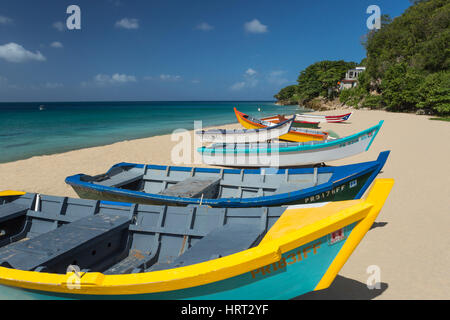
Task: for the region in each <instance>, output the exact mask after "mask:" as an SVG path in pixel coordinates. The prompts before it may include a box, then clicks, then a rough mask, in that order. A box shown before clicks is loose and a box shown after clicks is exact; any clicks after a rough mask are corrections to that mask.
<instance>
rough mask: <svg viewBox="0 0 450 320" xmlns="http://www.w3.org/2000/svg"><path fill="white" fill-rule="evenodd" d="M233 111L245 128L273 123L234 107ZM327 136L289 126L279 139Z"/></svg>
mask: <svg viewBox="0 0 450 320" xmlns="http://www.w3.org/2000/svg"><path fill="white" fill-rule="evenodd" d="M234 113H235V114H236V118H237V119H238V121H239V123H240V124H241V125H242V126H243V127H244V128H246V129H261V128H266V127H270V126H272V125H273V123H272V122H269V121H264V120H260V119H257V118H254V117H251V116H249V115H247V114H245V113H242V112H239V111H238V110H237V109H236V108H234ZM327 138H328V132H325V131H318V130H309V129H303V128H294V127H291V130H290V131H289V132H288V133H287V134H284V135H282V136H280V139H281V140H287V141H294V142H306V141H324V140H326V139H327Z"/></svg>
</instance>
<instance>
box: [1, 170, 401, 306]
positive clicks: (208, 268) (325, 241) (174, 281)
mask: <svg viewBox="0 0 450 320" xmlns="http://www.w3.org/2000/svg"><path fill="white" fill-rule="evenodd" d="M393 184H394V181H393V180H392V179H379V180H377V181H376V182H375V183H374V186H373V187H372V189H371V191H370V192H369V193H368V195H367V197H366V199H364V200H353V201H343V202H331V203H330V202H328V203H320V204H313V205H307V206H290V207H286V208H282V209H283V211H282V212H281V213H279V214H280V215H279V216H278V217H279V218H277V219H276V222H275V223H274V224H270V225H271V226H270V228H269V229H268V230H267V232H266V233H265V235H264V237H263V238H262V239H261V240H260V241H259V243H258V244H257V245H256V246H252V247H250V248H248V249H243V250H242V251H238V252H235V253H231V254H225V255H224V256H221V257H220V256H219V257H213V258H211V259H210V260H206V261H202V260H199V261H195V262H194V261H193V260H191V261H192V262H193V264H188V265H186V266H183V265H182V264H181V265H180V264H176V265H175V266H173V267H171V268H169V269H164V268H163V269H162V270H161V269H156V270H152V269H150V271H144V272H136V273H133V272H132V273H130V272H124V273H123V274H108V272H104V273H102V271H101V270H103V269H101V268H100V269H99V271H86V272H83V271H81V273H82V274H79V273H78V272H80V271H78V272H77V271H66V272H65V273H63V272H57V273H54V272H53V273H47V272H46V271H45V270H41V269H39V265H40V264H41V263H42V264H43V263H46V262H49V261H50V260H48V259H52V258H48V257H46V256H45V255H42V256H41V257H39V258H38V260H39V261H40V262H39V263H36V262H35V265H36V266H38V267H36V269H34V268H35V267H32V266H31V265H28V266H27V263H28V262H26V261H25V262H24V263H25V264H23V263H22V261H24V260H27V258H26V257H27V256H26V253H23V252H21V253H19V252H17V251H15V250H14V248H6V250H3V251H4V254H6V255H5V256H4V259H6V260H5V262H7V263H8V264H2V266H0V287H1V289H2V292H3V293H4V294H6V295H7V296H6V297H5V298H11V299H33V298H35V299H155V300H157V299H194V300H201V299H209V300H217V299H221V300H250V299H251V300H262V299H264V300H269V299H272V300H273V299H290V298H295V297H297V296H299V295H302V294H305V293H308V292H311V291H318V290H323V289H326V288H328V287H329V286H330V285H331V283H332V282H333V281H334V279H335V278H336V276H337V274H338V273H339V271H340V270H341V268H342V267H343V265H344V264H345V263H346V261H347V260H348V259H349V257H350V256H351V254H352V252H354V250H355V249H356V247H357V246H358V244H359V243H360V242H361V240H362V239H363V238H364V236H365V234H366V233H367V232H368V231H369V229H370V227H371V226H372V225H373V223H374V222H375V219H376V218H377V216H378V214H379V213H380V210H381V209H382V207H383V205H384V203H385V201H386V199H387V197H388V195H389V193H390V190H391V188H392V186H393ZM27 199H28V200H27V201H29V200H30V199H35V200H36V201H38V200H39V197H38V195H34V196H33V197H29V198H27ZM45 200H46V201H49V202H53V201H54V200H55V199H54V197H46V198H45ZM72 200H75V199H72ZM72 200H70V201H69V199H67V198H65V200H64V202H65V203H66V204H67V205H75V206H78V207H84V208H85V209H84V210H87V211H89V213H88V214H91V215H94V216H98V215H102V214H103V215H104V217H106V216H108V215H109V217H110V218H109V220H105V221H109V223H114V221H115V220H116V219H117V218H114V217H115V216H116V214H118V215H117V217H119V216H122V218H123V219H124V218H125V216H127V217H128V218H126V219H127V220H128V223H131V217H130V216H129V213H130V209H131V211H132V212H134V213H137V217H139V216H140V215H139V214H140V213H144V216H147V217H150V216H149V214H150V215H151V216H153V217H154V218H156V216H154V213H152V212H153V211H151V210H153V209H155V208H145V207H144V208H138V207H137V206H136V205H131V206H130V204H127V205H128V206H129V207H130V209H128V208H127V206H125V205H124V204H120V203H102V204H93V203H90V204H88V203H86V202H78V203H77V202H72ZM64 202H62V203H64ZM20 203H22V204H24V202H20ZM6 205H8V203H7V204H6ZM30 206H34V200H33V202H28V204H27V205H22V206H20V205H18V203H16V204H15V208H16V209H15V210H17V209H20V210H25V209H26V208H29V207H30ZM12 207H14V206H12ZM12 207H11V206H9V207H3V209H5V208H9V209H8V210H10V209H12ZM45 207H46V208H47V206H45ZM91 208H95V209H96V210H97V209H98V210H100V211H99V212H98V213H97V215H96V214H93V213H92V212H90V209H91ZM72 209H73V207H72ZM111 210H113V211H114V212H115V214H114V215H112V214H107V213H106V212H111ZM116 210H119V211H121V212H122V213H119V212H118V211H116ZM148 210H150V211H148ZM187 210H190V209H189V208H187ZM203 210H208V208H204V209H203ZM215 210H216V211H217V210H220V209H215ZM31 211H35V212H34V213H33V214H32V215H34V216H36V215H39V216H41V214H42V211H40V212H41V213H40V214H37V211H36V210H31ZM211 211H212V210H211ZM211 211H209V212H208V211H206V212H204V213H203V217H209V216H210V215H211V214H212V215H214V214H216V217H218V218H219V224H223V223H224V221H222V220H223V216H222V214H221V213H220V212H215V213H212V212H211ZM261 211H262V215H261V213H258V212H257V214H256V215H255V212H253V213H249V215H248V216H246V214H247V213H246V212H241V213H238V215H234V217H235V218H236V219H240V220H234V222H231V224H235V225H236V226H237V225H241V226H242V219H243V218H250V217H253V218H251V219H255V218H256V219H261V220H259V221H265V222H266V223H268V220H267V219H268V218H269V217H275V216H277V213H275V212H271V213H270V212H268V211H267V210H261ZM56 212H57V215H58V213H59V214H60V213H61V212H63V210H60V209H57V210H56ZM74 212H75V211H73V212H72V213H74ZM101 212H103V213H101ZM167 212H168V211H166V210H163V211H159V214H158V216H157V217H158V224H160V225H161V227H160V228H158V229H157V230H158V231H156V232H159V231H161V232H165V233H168V230H164V228H163V227H162V224H161V223H162V221H163V219H162V218H161V217H167V219H168V220H166V222H167V221H169V222H168V224H172V225H175V224H174V223H175V221H174V220H173V219H171V218H170V217H172V218H173V217H175V216H177V217H180V214H181V213H180V212H179V211H178V212H177V211H173V210H171V212H172V213H171V214H169V215H166V213H167ZM190 212H191V213H190V214H189V212H185V214H186V215H187V216H190V217H191V218H192V217H193V211H190ZM66 213H67V212H66ZM27 214H28V213H27ZM123 214H125V215H123ZM64 215H65V214H64ZM69 215H70V214H69ZM140 217H143V216H140ZM230 217H231V215H230ZM85 218H89V219H86V220H84V222H83V223H82V224H80V223H78V225H77V228H78V229H80V228H81V229H83V228H86V227H89V226H88V225H85V226H84V227H83V224H86V223H87V222H88V221H91V222H92V221H94V219H95V218H93V217H90V216H87V217H85ZM85 218H81V219H85ZM111 218H112V219H111ZM101 219H103V218H101ZM123 219H122V221H123ZM137 220H138V221H139V222H138V221H136V224H134V223H133V224H130V225H129V226H128V228H129V231H131V230H133V234H136V232H137V233H141V232H147V231H146V230H150V229H146V228H144V229H140V228H137V227H136V226H138V225H143V224H142V223H144V220H145V221H146V222H145V224H147V223H148V222H150V221H148V219H145V218H144V219H139V218H138V219H137ZM151 220H153V219H151ZM177 220H178V219H177ZM77 221H80V220H79V219H78V220H77V219H75V220H74V222H71V223H74V224H76V223H77ZM170 221H171V222H170ZM204 221H206V220H204ZM238 221H240V222H238ZM155 222H156V221H154V223H155ZM191 222H192V221H191ZM71 223H69V225H68V226H67V225H66V226H62V227H60V228H64V227H66V228H71V227H70V226H71ZM152 225H154V224H152ZM227 225H228V224H227ZM261 227H263V228H265V227H264V225H262V226H261V225H260V228H261ZM266 227H267V226H266ZM136 228H137V229H136ZM161 228H163V229H161ZM66 230H67V229H66ZM152 230H153V229H152ZM212 230H216V229H212ZM150 232H151V233H153V232H155V231H150ZM186 232H190V231H189V230H184V229H183V230H181V229H180V230H178V229H177V230H175V229H170V234H172V233H174V234H186ZM50 233H53V239H60V235H59V234H58V233H57V231H56V230H53V231H47V232H45V231H44V234H43V235H45V234H50ZM209 234H210V233H208V234H207V235H206V236H208V235H209ZM56 235H57V236H56ZM236 236H237V235H236ZM38 237H39V235H37V236H36V237H35V238H34V240H32V239H26V240H24V241H31V242H28V243H34V244H38V243H39V241H42V239H44V238H39V239H38ZM221 237H222V236H221ZM213 238H214V237H212V238H210V239H209V241H211V239H213ZM37 239H38V240H37ZM49 239H52V237H51V236H50V237H47V240H49ZM108 239H110V238H108ZM141 239H142V238H141ZM222 239H223V237H222ZM85 240H87V238H85ZM92 240H94V239H92ZM73 241H77V240H70V241H69V242H73ZM199 241H202V240H199ZM214 241H215V240H213V242H214ZM21 243H22V244H23V242H21ZM105 243H106V242H105ZM170 243H171V244H173V242H172V241H171V242H170ZM18 246H20V244H18ZM37 247H42V246H41V245H38V246H37ZM56 247H57V246H56ZM56 247H55V248H56ZM194 247H195V244H194V245H193V247H192V248H191V249H188V250H194ZM42 248H43V247H42ZM4 249H5V248H4ZM61 249H63V250H62V251H63V252H62V253H60V255H64V254H65V255H66V256H67V255H68V254H70V253H69V251H65V252H64V246H62V247H61ZM78 249H80V247H77V248H76V250H78ZM91 249H92V246H87V247H85V248H84V251H85V252H86V253H90V251H91ZM203 249H205V247H203ZM74 250H75V249H74ZM58 251H59V250H58ZM78 251H79V250H78ZM82 251H83V250H82ZM43 252H44V251H43ZM72 253H75V251H73V250H72ZM191 253H192V252H191ZM178 256H181V255H180V254H178ZM194 256H197V258H198V253H196V254H194ZM14 257H16V258H14ZM75 257H77V256H73V257H72V258H75ZM184 257H185V258H186V256H184ZM192 257H193V256H192ZM35 258H36V257H35ZM166 258H167V257H166ZM69 260H71V259H69ZM69 260H68V261H69ZM10 262H11V263H12V264H13V265H15V266H23V267H22V268H14V267H12V265H11V264H9V263H10ZM6 266H9V267H6ZM53 267H55V265H53ZM53 267H50V268H53ZM72 267H73V266H72ZM95 268H96V267H94V270H96V269H95ZM23 269H25V270H23ZM28 269H29V270H28ZM49 270H52V269H49ZM68 270H69V269H68Z"/></svg>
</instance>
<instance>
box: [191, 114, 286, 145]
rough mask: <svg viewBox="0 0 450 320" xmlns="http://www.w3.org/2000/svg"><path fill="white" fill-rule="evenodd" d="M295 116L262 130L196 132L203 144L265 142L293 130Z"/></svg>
mask: <svg viewBox="0 0 450 320" xmlns="http://www.w3.org/2000/svg"><path fill="white" fill-rule="evenodd" d="M294 119H295V116H294V117H292V119H288V120H286V121H283V122H280V123H278V124H272V125H271V126H268V127H265V128H261V129H212V130H201V131H197V132H195V134H196V135H197V136H199V137H200V138H201V140H202V142H214V143H221V142H223V143H252V142H265V141H268V140H272V139H276V138H278V137H280V136H282V135H285V134H287V133H288V132H289V131H290V130H291V126H292V124H293V122H294Z"/></svg>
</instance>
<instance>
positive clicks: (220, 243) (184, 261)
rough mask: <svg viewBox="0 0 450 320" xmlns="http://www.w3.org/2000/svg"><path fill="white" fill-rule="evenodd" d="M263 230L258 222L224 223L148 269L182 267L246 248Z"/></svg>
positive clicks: (251, 244) (253, 242) (256, 239)
mask: <svg viewBox="0 0 450 320" xmlns="http://www.w3.org/2000/svg"><path fill="white" fill-rule="evenodd" d="M264 231H265V230H262V229H261V226H260V225H258V224H242V223H233V224H226V225H224V226H222V227H219V228H216V229H214V230H212V231H211V232H209V233H208V234H207V235H206V236H204V237H203V238H202V239H201V240H200V241H198V242H196V243H195V244H194V245H193V246H192V247H190V248H189V249H187V250H186V251H185V252H184V253H183V254H181V255H180V256H179V257H178V258H176V259H175V260H174V261H173V262H172V263H166V264H164V263H162V264H156V265H154V266H153V267H151V268H150V269H149V270H148V271H156V270H164V269H171V268H177V267H184V266H188V265H191V264H196V263H201V262H204V261H208V260H211V259H217V258H220V257H224V256H228V255H230V254H233V253H236V252H239V251H242V250H246V249H248V248H250V247H252V246H253V245H254V244H255V243H256V242H257V241H258V240H259V239H260V237H261V235H262V234H263V233H264Z"/></svg>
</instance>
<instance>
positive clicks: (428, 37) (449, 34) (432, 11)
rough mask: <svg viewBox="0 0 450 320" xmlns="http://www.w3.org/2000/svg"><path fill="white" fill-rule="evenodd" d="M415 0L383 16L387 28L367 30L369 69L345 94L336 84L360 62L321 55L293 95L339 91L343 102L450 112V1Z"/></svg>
mask: <svg viewBox="0 0 450 320" xmlns="http://www.w3.org/2000/svg"><path fill="white" fill-rule="evenodd" d="M411 2H412V6H411V7H410V8H408V9H407V10H406V11H405V12H404V13H403V14H402V15H401V16H400V17H397V18H395V19H393V20H391V19H390V18H389V17H388V16H383V17H382V28H381V29H380V30H373V31H371V32H369V33H368V34H367V35H366V37H365V41H364V43H363V44H364V46H365V48H366V51H367V57H366V58H365V59H364V60H363V61H362V62H361V64H362V65H364V66H366V68H367V69H366V71H365V72H364V73H362V74H361V75H360V76H359V79H358V86H357V87H355V88H352V89H348V90H343V91H342V92H340V94H339V93H338V92H337V91H336V90H335V87H336V83H337V81H339V80H340V79H342V77H343V75H344V74H345V72H346V71H347V70H348V69H350V68H353V67H354V66H356V64H354V63H351V62H350V63H347V62H344V61H321V62H317V63H315V64H313V65H311V66H309V67H308V68H306V69H305V70H303V71H302V72H301V73H300V76H299V78H298V80H297V82H298V85H297V86H295V85H294V86H291V89H290V90H291V92H293V94H292V95H291V96H290V99H291V100H295V99H297V101H298V102H299V103H304V102H305V101H306V102H307V101H310V100H312V99H313V98H315V97H318V96H321V97H324V98H328V99H333V98H336V97H337V96H338V95H339V101H340V102H342V103H345V104H347V105H351V106H355V107H367V108H385V109H387V110H389V111H401V112H410V111H412V112H415V111H417V110H419V109H422V110H424V112H426V113H434V114H438V115H441V116H444V117H446V116H448V115H450V47H449V45H448V44H449V43H450V25H449V24H450V2H449V1H448V0H414V1H411ZM294 89H296V90H297V92H296V93H294V92H295V90H294ZM282 91H283V89H282ZM280 92H281V91H280ZM275 97H277V96H275Z"/></svg>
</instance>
